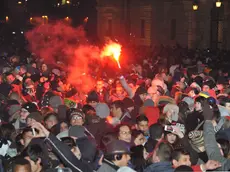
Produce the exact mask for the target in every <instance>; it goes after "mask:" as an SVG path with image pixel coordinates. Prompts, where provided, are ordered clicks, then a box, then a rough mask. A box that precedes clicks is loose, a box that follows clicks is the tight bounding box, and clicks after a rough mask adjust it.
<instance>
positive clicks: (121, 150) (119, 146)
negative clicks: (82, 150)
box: [104, 140, 130, 167]
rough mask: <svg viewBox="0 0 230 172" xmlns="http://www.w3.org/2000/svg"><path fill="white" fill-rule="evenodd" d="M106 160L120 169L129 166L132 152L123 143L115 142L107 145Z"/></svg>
mask: <svg viewBox="0 0 230 172" xmlns="http://www.w3.org/2000/svg"><path fill="white" fill-rule="evenodd" d="M104 158H105V159H107V160H109V161H112V162H113V163H114V164H115V165H116V166H118V167H123V166H128V162H129V160H130V151H129V150H128V148H127V146H126V145H125V143H124V142H123V141H120V140H114V141H112V142H111V143H109V144H108V145H107V149H106V152H105V155H104Z"/></svg>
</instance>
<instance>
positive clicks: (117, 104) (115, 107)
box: [110, 100, 124, 118]
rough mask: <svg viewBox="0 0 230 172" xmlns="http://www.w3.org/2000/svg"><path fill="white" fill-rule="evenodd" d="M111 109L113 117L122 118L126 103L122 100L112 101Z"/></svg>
mask: <svg viewBox="0 0 230 172" xmlns="http://www.w3.org/2000/svg"><path fill="white" fill-rule="evenodd" d="M110 107H111V108H110V111H111V113H112V116H113V117H117V118H120V117H121V116H122V114H123V112H124V104H123V102H122V101H121V100H116V101H114V102H112V104H111V106H110Z"/></svg>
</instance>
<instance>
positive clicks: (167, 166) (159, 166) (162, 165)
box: [144, 162, 174, 172]
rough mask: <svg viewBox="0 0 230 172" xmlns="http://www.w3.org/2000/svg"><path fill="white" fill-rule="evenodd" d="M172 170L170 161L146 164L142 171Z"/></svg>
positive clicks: (168, 171) (164, 171)
mask: <svg viewBox="0 0 230 172" xmlns="http://www.w3.org/2000/svg"><path fill="white" fill-rule="evenodd" d="M159 171H160V172H161V171H162V172H173V171H174V169H173V167H172V164H171V162H157V163H153V164H151V165H150V166H148V167H147V168H146V169H145V170H144V172H159Z"/></svg>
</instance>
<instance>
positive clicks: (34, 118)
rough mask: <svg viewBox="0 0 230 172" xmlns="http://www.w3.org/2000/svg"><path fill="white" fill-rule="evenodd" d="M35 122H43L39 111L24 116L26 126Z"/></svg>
mask: <svg viewBox="0 0 230 172" xmlns="http://www.w3.org/2000/svg"><path fill="white" fill-rule="evenodd" d="M35 122H40V123H43V116H42V115H41V113H40V112H32V113H30V114H29V115H28V116H27V117H26V124H27V126H32V125H33V123H35Z"/></svg>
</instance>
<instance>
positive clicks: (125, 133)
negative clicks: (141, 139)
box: [117, 124, 132, 143]
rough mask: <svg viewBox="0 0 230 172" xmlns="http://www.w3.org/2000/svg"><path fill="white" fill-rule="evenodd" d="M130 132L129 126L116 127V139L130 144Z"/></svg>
mask: <svg viewBox="0 0 230 172" xmlns="http://www.w3.org/2000/svg"><path fill="white" fill-rule="evenodd" d="M131 134H132V131H131V128H130V126H129V125H126V124H120V125H118V126H117V137H118V139H119V140H122V141H125V142H128V143H130V142H131V138H132V135H131Z"/></svg>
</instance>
